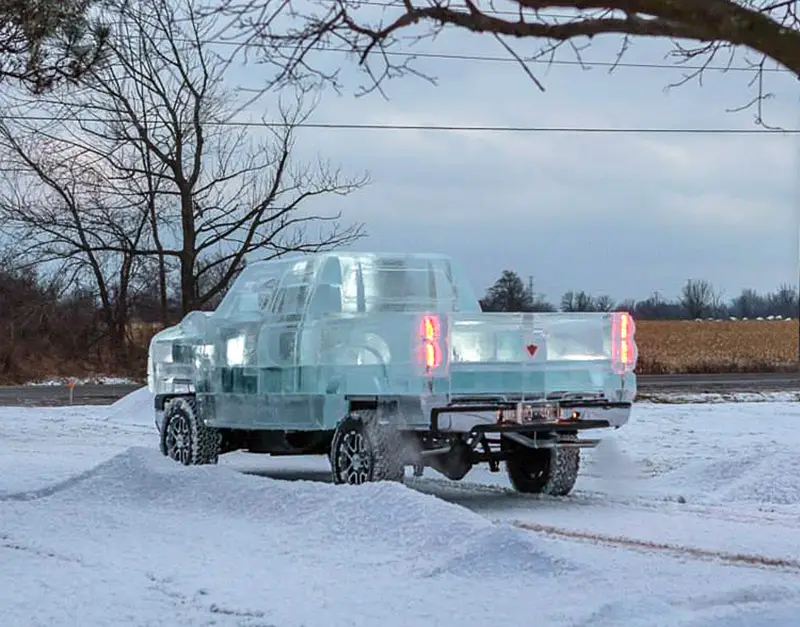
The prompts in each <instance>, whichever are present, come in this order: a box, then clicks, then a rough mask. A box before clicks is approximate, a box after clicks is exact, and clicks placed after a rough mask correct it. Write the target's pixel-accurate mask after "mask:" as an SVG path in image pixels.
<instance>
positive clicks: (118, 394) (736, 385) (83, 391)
mask: <svg viewBox="0 0 800 627" xmlns="http://www.w3.org/2000/svg"><path fill="white" fill-rule="evenodd" d="M637 381H638V389H639V391H640V392H642V393H644V394H647V393H653V392H692V393H702V392H782V391H800V372H796V373H795V372H790V373H764V374H739V373H734V374H702V375H671V374H670V375H640V376H639V377H638V380H637ZM140 387H141V386H138V385H76V386H75V389H74V393H73V399H72V402H73V403H74V404H75V405H110V404H111V403H113V402H114V401H116V400H118V399H120V398H122V397H123V396H125V395H126V394H130V393H131V392H133V391H134V390H137V389H139V388H140ZM69 404H70V396H69V388H68V387H66V386H58V385H54V386H19V387H3V386H0V405H4V406H7V407H8V406H28V407H44V406H56V405H69Z"/></svg>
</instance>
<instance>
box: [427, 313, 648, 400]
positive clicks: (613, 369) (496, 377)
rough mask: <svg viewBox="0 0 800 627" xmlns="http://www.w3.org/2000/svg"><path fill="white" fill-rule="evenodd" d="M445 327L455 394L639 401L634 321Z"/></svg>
mask: <svg viewBox="0 0 800 627" xmlns="http://www.w3.org/2000/svg"><path fill="white" fill-rule="evenodd" d="M442 322H443V323H444V324H443V325H442V327H444V328H441V339H442V340H443V341H444V342H445V343H446V349H445V350H444V351H443V356H445V355H446V359H445V360H442V361H443V363H442V364H441V365H442V366H444V368H445V369H446V375H445V376H446V378H447V380H448V387H449V393H451V394H454V395H471V394H481V395H483V394H508V395H523V396H524V397H526V398H534V397H542V396H551V395H559V394H579V395H584V394H600V395H603V396H604V397H606V398H608V399H610V400H614V401H625V400H632V398H633V395H634V394H635V377H634V376H633V370H634V367H635V365H636V360H637V347H636V343H635V341H634V334H635V326H634V322H633V319H632V318H631V317H630V315H629V314H627V313H622V312H611V313H535V314H530V313H520V314H516V313H478V314H451V315H448V316H446V318H443V320H442ZM445 362H446V363H445ZM434 376H435V375H434Z"/></svg>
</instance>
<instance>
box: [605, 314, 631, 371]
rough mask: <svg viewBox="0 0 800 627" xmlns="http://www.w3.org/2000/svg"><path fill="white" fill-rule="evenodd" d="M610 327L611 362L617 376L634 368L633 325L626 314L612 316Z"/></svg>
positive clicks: (629, 316)
mask: <svg viewBox="0 0 800 627" xmlns="http://www.w3.org/2000/svg"><path fill="white" fill-rule="evenodd" d="M613 316H614V317H613V322H612V327H611V361H612V363H613V366H614V371H615V372H616V373H617V374H625V373H627V372H630V371H631V370H633V369H634V367H635V366H636V343H635V341H634V334H635V325H634V322H633V317H631V315H630V314H629V313H627V312H618V313H615V314H613Z"/></svg>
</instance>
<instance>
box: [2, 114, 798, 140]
mask: <svg viewBox="0 0 800 627" xmlns="http://www.w3.org/2000/svg"><path fill="white" fill-rule="evenodd" d="M0 119H2V120H25V121H31V122H35V121H40V122H76V123H83V124H94V123H100V124H102V123H105V124H109V123H118V122H119V121H118V120H108V119H102V118H81V117H77V116H74V117H73V116H64V117H52V116H37V115H28V116H24V115H23V116H11V115H0ZM204 126H216V127H239V128H242V127H249V128H314V129H327V130H350V131H355V130H360V131H431V132H482V133H574V134H583V133H586V134H659V135H776V134H780V135H800V129H752V128H700V127H696V128H675V127H673V128H669V127H663V128H658V127H638V128H637V127H602V126H585V127H580V126H491V125H471V126H467V125H463V126H462V125H450V124H358V123H348V122H296V123H293V122H256V121H248V120H219V121H209V122H205V123H204Z"/></svg>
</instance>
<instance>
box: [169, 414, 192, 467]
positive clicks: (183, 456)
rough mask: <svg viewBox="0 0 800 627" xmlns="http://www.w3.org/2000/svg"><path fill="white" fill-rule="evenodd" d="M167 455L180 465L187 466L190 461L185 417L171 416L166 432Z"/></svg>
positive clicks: (189, 439) (189, 434)
mask: <svg viewBox="0 0 800 627" xmlns="http://www.w3.org/2000/svg"><path fill="white" fill-rule="evenodd" d="M165 439H166V445H167V455H168V456H169V457H170V458H171V459H174V460H175V461H179V462H181V463H182V464H187V465H188V464H189V461H190V459H191V453H192V448H191V432H190V427H189V421H188V420H187V419H186V416H183V415H180V414H178V415H176V416H173V417H172V419H171V420H170V421H169V424H168V425H167V431H166V437H165Z"/></svg>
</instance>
